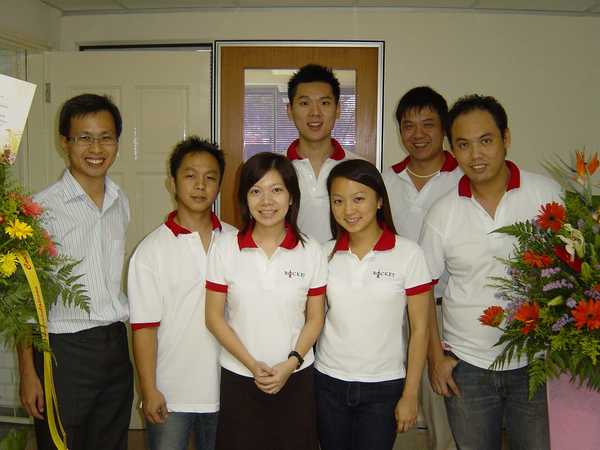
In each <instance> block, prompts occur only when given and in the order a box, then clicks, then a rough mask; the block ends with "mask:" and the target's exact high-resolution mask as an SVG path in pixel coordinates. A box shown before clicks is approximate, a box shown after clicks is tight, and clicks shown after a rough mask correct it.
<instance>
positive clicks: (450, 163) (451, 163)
mask: <svg viewBox="0 0 600 450" xmlns="http://www.w3.org/2000/svg"><path fill="white" fill-rule="evenodd" d="M444 156H445V159H444V164H442V168H441V169H440V172H452V171H453V170H454V169H456V168H457V167H458V162H457V161H456V159H454V156H452V153H450V152H447V151H445V150H444ZM409 162H410V156H407V157H406V158H404V159H403V160H402V161H400V162H399V163H397V164H394V165H393V166H392V170H393V171H394V172H396V173H400V172H402V171H403V170H404V169H406V167H407V166H408V163H409Z"/></svg>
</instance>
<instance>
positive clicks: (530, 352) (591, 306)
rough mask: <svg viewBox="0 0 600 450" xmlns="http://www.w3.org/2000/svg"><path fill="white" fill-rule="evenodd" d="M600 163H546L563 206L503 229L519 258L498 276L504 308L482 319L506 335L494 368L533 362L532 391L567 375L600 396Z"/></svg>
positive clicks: (594, 159) (547, 208)
mask: <svg viewBox="0 0 600 450" xmlns="http://www.w3.org/2000/svg"><path fill="white" fill-rule="evenodd" d="M599 165H600V162H599V161H598V155H597V154H594V155H593V157H592V158H590V159H589V161H586V159H585V154H584V153H583V152H576V167H574V168H573V167H571V166H570V165H569V164H568V163H565V162H564V161H562V160H559V163H558V164H546V165H545V168H546V170H548V172H549V173H550V174H551V175H552V176H553V177H554V178H555V179H556V180H557V181H558V182H559V183H560V184H561V185H562V187H563V188H564V190H565V192H566V194H565V197H564V204H559V203H556V202H552V203H548V204H546V205H543V206H542V207H541V210H540V212H539V215H538V216H537V218H536V219H535V220H531V221H527V222H521V223H516V224H514V225H510V226H507V227H503V228H501V229H499V230H496V231H497V232H500V233H504V234H508V235H511V236H514V237H516V240H517V242H516V244H515V251H514V254H513V256H512V257H511V258H510V259H508V260H504V261H503V262H504V263H505V264H506V266H507V269H508V276H507V277H506V278H493V279H492V280H493V281H492V282H493V286H494V287H496V288H497V289H498V293H497V297H498V298H499V299H501V300H504V302H505V306H504V307H501V306H491V307H489V308H487V309H486V310H485V311H484V312H483V314H482V315H481V317H480V319H479V320H480V322H481V324H483V325H486V326H492V327H497V328H499V329H501V330H502V331H503V334H502V336H501V338H500V340H499V341H498V343H497V345H504V346H505V347H504V349H503V351H502V353H501V354H500V355H499V356H498V358H497V359H496V361H495V362H494V364H493V365H492V368H501V367H502V366H503V365H504V364H505V363H507V362H508V361H510V360H511V359H513V358H521V357H526V358H527V359H528V361H529V393H530V395H533V394H534V393H535V391H536V390H537V389H538V388H539V387H540V386H542V385H544V384H545V383H546V380H548V379H551V378H555V377H557V376H558V375H560V374H561V373H568V374H570V376H571V382H575V383H578V384H579V385H584V386H586V387H587V388H589V389H592V390H596V391H600V364H599V363H598V361H599V360H600V207H599V206H600V198H598V197H597V196H594V195H593V189H594V188H595V187H598V185H594V184H593V182H592V176H593V175H594V173H595V172H596V171H597V169H598V167H599Z"/></svg>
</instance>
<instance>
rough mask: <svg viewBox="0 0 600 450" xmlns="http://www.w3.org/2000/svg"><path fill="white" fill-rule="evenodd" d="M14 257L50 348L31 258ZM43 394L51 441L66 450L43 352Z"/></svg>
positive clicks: (19, 254) (47, 359)
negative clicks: (21, 270)
mask: <svg viewBox="0 0 600 450" xmlns="http://www.w3.org/2000/svg"><path fill="white" fill-rule="evenodd" d="M16 255H17V259H18V260H19V264H21V267H22V268H23V271H24V272H25V276H26V277H27V282H28V283H29V288H30V289H31V294H32V295H33V301H34V302H35V309H36V311H37V316H38V322H39V324H40V331H41V333H42V339H43V340H44V342H45V343H46V344H47V346H48V347H50V339H49V336H48V316H47V315H46V306H45V304H44V297H43V295H42V288H41V286H40V280H39V279H38V276H37V273H36V271H35V267H34V266H33V261H32V260H31V257H30V256H29V253H28V252H27V251H19V252H17V253H16ZM44 394H45V397H46V416H47V417H46V419H47V421H48V428H49V429H50V436H51V437H52V441H53V442H54V445H55V446H56V448H57V450H68V449H67V433H65V430H64V428H63V426H62V423H61V421H60V414H59V411H58V398H57V396H56V390H55V389H54V377H53V376H52V355H51V354H50V352H44ZM55 413H56V415H55ZM57 424H58V427H57Z"/></svg>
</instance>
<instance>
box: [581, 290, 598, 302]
mask: <svg viewBox="0 0 600 450" xmlns="http://www.w3.org/2000/svg"><path fill="white" fill-rule="evenodd" d="M584 294H585V295H587V296H588V297H590V298H592V299H594V300H600V291H597V290H596V289H588V290H587V291H585V292H584Z"/></svg>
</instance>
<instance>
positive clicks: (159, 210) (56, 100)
mask: <svg viewBox="0 0 600 450" xmlns="http://www.w3.org/2000/svg"><path fill="white" fill-rule="evenodd" d="M45 65H46V79H47V80H48V81H49V82H50V83H51V86H52V99H51V103H49V104H48V105H47V111H46V117H47V121H48V130H50V131H49V132H48V148H50V149H52V151H50V152H49V151H46V150H45V149H38V150H37V151H38V152H39V153H38V154H37V155H36V158H38V160H39V161H44V162H45V163H46V167H47V170H46V173H45V177H38V178H36V180H35V181H32V184H33V183H36V184H35V185H34V186H32V189H33V190H34V191H38V190H40V189H42V188H44V187H45V186H46V185H47V184H49V183H51V182H54V181H55V180H56V179H58V178H59V177H60V175H61V173H62V172H63V170H64V168H65V159H64V155H63V154H62V151H60V150H59V147H58V141H57V137H56V136H57V131H56V130H57V115H58V112H59V109H60V107H61V105H62V104H63V102H64V101H65V100H67V99H68V98H70V97H72V96H74V95H77V94H81V93H84V92H91V93H97V94H108V95H110V96H111V97H112V99H113V101H114V102H115V103H116V105H117V106H118V107H119V109H120V111H121V114H122V116H123V133H122V135H121V139H120V142H119V156H118V158H117V160H116V161H115V163H114V165H113V167H112V168H111V170H110V172H109V176H110V177H111V178H112V179H113V180H114V181H115V182H116V183H118V184H119V185H120V186H121V188H122V189H123V190H124V191H125V192H126V193H127V195H128V197H129V204H130V207H131V223H130V226H129V228H128V231H127V256H126V258H127V261H128V260H129V257H130V256H131V253H132V251H133V249H134V248H135V246H136V245H137V243H138V242H139V241H140V240H141V239H143V237H144V236H145V235H146V234H148V233H149V232H150V231H152V230H153V229H154V228H156V227H157V226H158V225H160V224H161V223H162V222H163V221H164V218H165V217H166V214H167V213H168V212H169V211H170V210H171V209H172V208H173V203H172V200H171V196H170V194H169V192H168V191H167V189H166V180H167V167H168V162H167V159H168V156H169V154H170V152H171V150H172V149H173V147H174V145H175V144H176V143H177V141H179V140H181V139H183V138H185V137H187V136H189V135H191V134H198V135H199V136H201V137H205V138H209V137H210V130H211V123H210V98H211V97H210V87H211V83H210V71H211V55H210V53H209V52H194V51H190V52H183V51H170V52H169V51H165V52H163V51H160V52H158V51H153V52H114V53H110V52H107V53H104V52H90V53H85V52H84V53H49V54H47V55H46V58H45ZM173 68H176V69H177V70H171V69H173ZM124 278H125V277H124ZM138 403H139V400H138V398H137V395H136V398H135V399H134V408H133V412H132V422H131V425H132V427H134V428H138V427H141V426H142V421H141V417H140V415H139V414H138V409H137V405H138Z"/></svg>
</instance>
